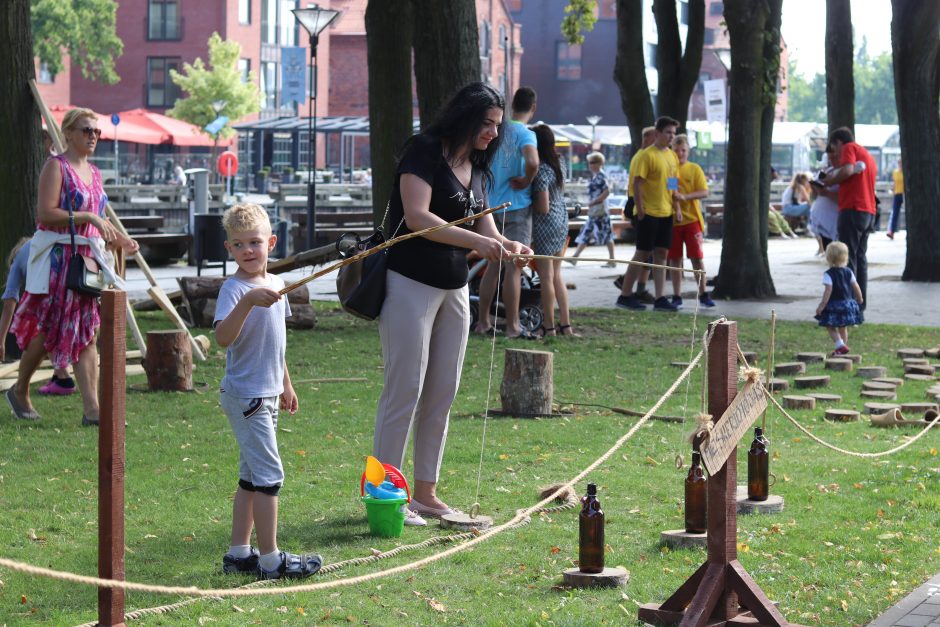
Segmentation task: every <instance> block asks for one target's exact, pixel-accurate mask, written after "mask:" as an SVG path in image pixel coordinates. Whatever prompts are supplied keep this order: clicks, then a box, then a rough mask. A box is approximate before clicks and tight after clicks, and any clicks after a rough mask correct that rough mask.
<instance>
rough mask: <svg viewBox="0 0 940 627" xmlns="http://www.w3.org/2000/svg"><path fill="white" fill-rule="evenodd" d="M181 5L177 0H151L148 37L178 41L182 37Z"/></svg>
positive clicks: (153, 39) (148, 16)
mask: <svg viewBox="0 0 940 627" xmlns="http://www.w3.org/2000/svg"><path fill="white" fill-rule="evenodd" d="M180 27H181V22H180V15H179V5H178V4H177V1H176V0H150V2H149V4H148V11H147V39H149V40H151V41H176V40H179V39H182V29H181V28H180Z"/></svg>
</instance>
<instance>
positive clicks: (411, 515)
mask: <svg viewBox="0 0 940 627" xmlns="http://www.w3.org/2000/svg"><path fill="white" fill-rule="evenodd" d="M427 524H428V521H426V520H425V519H423V518H421V516H419V515H418V513H417V512H413V511H411V510H410V509H409V510H408V513H407V514H405V526H407V527H424V526H425V525H427Z"/></svg>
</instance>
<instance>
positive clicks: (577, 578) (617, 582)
mask: <svg viewBox="0 0 940 627" xmlns="http://www.w3.org/2000/svg"><path fill="white" fill-rule="evenodd" d="M563 579H564V585H566V586H571V587H572V588H619V587H621V586H625V585H627V580H628V579H630V572H629V571H627V570H625V569H623V568H610V567H607V568H605V569H604V570H602V571H601V572H599V573H582V572H581V570H580V569H578V568H569V569H568V570H566V571H565V572H564V574H563Z"/></svg>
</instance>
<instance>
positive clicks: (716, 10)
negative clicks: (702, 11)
mask: <svg viewBox="0 0 940 627" xmlns="http://www.w3.org/2000/svg"><path fill="white" fill-rule="evenodd" d="M708 14H709V15H724V14H725V3H724V2H712V4H711V6H710V7H708Z"/></svg>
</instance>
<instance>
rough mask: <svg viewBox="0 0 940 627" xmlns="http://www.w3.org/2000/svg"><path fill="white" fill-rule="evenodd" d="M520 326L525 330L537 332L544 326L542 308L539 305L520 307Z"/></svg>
mask: <svg viewBox="0 0 940 627" xmlns="http://www.w3.org/2000/svg"><path fill="white" fill-rule="evenodd" d="M519 326H521V327H522V330H523V331H528V332H529V333H535V331H536V330H538V328H539V327H540V326H542V308H541V307H539V306H538V305H523V306H522V307H520V308H519Z"/></svg>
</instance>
